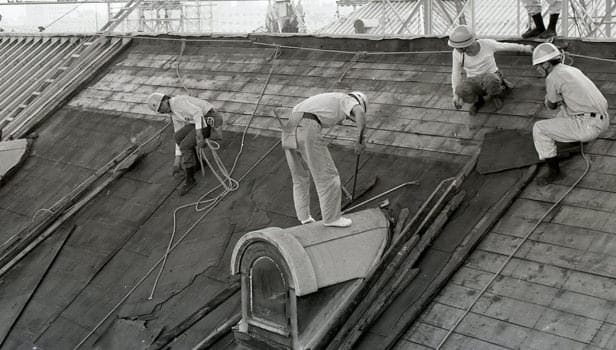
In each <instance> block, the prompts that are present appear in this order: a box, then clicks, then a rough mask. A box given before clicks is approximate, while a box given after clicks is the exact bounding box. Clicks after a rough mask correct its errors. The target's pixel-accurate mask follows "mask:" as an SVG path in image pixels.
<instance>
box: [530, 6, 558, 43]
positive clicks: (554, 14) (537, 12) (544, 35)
mask: <svg viewBox="0 0 616 350" xmlns="http://www.w3.org/2000/svg"><path fill="white" fill-rule="evenodd" d="M548 3H549V4H550V6H549V7H548V12H549V14H550V22H549V24H548V28H547V29H546V28H545V25H544V24H543V15H542V14H541V0H524V6H525V7H526V11H527V12H528V17H529V23H528V30H527V31H526V32H524V33H522V38H524V39H527V38H534V37H539V38H541V39H549V38H552V37H554V36H556V23H558V17H559V16H560V11H561V10H562V1H561V0H548ZM530 19H532V21H533V22H534V23H535V26H534V28H533V26H532V24H531V23H530Z"/></svg>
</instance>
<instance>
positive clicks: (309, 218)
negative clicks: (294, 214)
mask: <svg viewBox="0 0 616 350" xmlns="http://www.w3.org/2000/svg"><path fill="white" fill-rule="evenodd" d="M299 222H301V223H302V225H306V224H311V223H313V222H316V220H315V219H314V218H313V217H312V216H309V217H308V219H306V220H300V221H299Z"/></svg>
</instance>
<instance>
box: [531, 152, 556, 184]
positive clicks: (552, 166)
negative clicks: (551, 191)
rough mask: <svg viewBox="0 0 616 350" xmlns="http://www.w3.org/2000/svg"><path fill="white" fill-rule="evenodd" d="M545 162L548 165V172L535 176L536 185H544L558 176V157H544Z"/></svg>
mask: <svg viewBox="0 0 616 350" xmlns="http://www.w3.org/2000/svg"><path fill="white" fill-rule="evenodd" d="M545 162H546V164H547V165H548V173H547V174H546V175H543V176H540V177H538V178H537V181H536V182H537V185H539V186H545V185H547V184H550V183H552V182H554V181H556V180H557V179H558V178H559V177H560V167H559V166H558V158H556V157H553V158H546V159H545Z"/></svg>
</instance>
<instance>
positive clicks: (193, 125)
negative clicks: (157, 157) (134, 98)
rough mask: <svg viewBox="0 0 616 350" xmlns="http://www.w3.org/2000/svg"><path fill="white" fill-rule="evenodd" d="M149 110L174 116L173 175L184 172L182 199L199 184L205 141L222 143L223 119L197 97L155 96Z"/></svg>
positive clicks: (149, 100) (148, 100)
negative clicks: (199, 153) (200, 154)
mask: <svg viewBox="0 0 616 350" xmlns="http://www.w3.org/2000/svg"><path fill="white" fill-rule="evenodd" d="M147 104H148V107H150V109H151V110H153V111H154V112H157V113H167V114H171V120H172V121H173V132H174V135H175V160H174V163H173V174H174V175H175V174H176V173H178V172H180V171H181V170H180V166H181V167H182V168H183V169H184V184H183V185H182V188H181V189H180V196H183V195H185V194H186V193H188V191H190V189H191V188H193V187H194V186H195V184H196V181H195V172H196V166H197V157H196V153H195V147H198V149H200V150H201V149H203V148H204V147H205V146H206V143H205V139H206V138H211V139H213V140H218V139H221V127H222V118H221V117H220V115H219V114H218V113H217V112H216V110H215V109H214V106H213V105H212V104H210V103H209V102H207V101H204V100H201V99H198V98H196V97H192V96H187V95H179V96H174V97H171V96H168V95H165V94H161V93H159V92H155V93H153V94H151V95H150V96H149V97H148V99H147Z"/></svg>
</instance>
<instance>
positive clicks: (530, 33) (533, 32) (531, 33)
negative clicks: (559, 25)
mask: <svg viewBox="0 0 616 350" xmlns="http://www.w3.org/2000/svg"><path fill="white" fill-rule="evenodd" d="M533 22H535V28H529V29H528V30H527V31H525V32H524V33H522V38H524V39H528V38H534V37H536V36H538V35H539V34H541V33H543V32H545V25H544V24H543V17H541V12H540V13H535V14H534V15H533Z"/></svg>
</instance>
